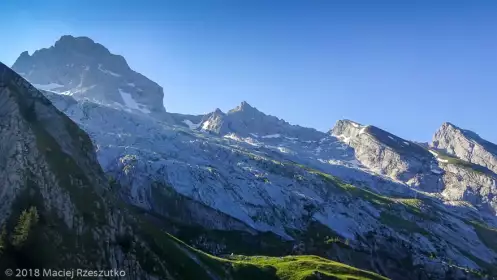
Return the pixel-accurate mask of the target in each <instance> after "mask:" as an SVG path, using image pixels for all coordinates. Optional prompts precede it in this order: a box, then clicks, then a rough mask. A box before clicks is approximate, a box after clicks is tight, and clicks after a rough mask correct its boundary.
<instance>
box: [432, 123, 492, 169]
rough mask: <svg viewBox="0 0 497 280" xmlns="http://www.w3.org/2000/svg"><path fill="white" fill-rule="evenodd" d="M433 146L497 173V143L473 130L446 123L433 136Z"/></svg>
mask: <svg viewBox="0 0 497 280" xmlns="http://www.w3.org/2000/svg"><path fill="white" fill-rule="evenodd" d="M431 146H432V147H433V148H435V149H439V150H443V151H445V152H447V153H448V154H450V155H453V156H455V157H458V158H460V159H462V160H465V161H467V162H470V163H474V164H477V165H481V166H484V167H486V168H488V169H490V170H492V171H493V172H494V173H497V145H495V144H494V143H491V142H488V141H487V140H485V139H482V138H481V137H480V136H479V135H478V134H476V133H474V132H472V131H469V130H464V129H461V128H459V127H457V126H455V125H453V124H451V123H444V124H443V125H442V126H441V127H440V129H438V131H437V132H436V133H435V135H434V136H433V141H432V145H431Z"/></svg>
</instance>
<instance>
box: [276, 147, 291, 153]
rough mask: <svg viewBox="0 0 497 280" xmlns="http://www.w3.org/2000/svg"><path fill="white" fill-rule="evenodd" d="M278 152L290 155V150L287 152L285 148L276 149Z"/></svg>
mask: <svg viewBox="0 0 497 280" xmlns="http://www.w3.org/2000/svg"><path fill="white" fill-rule="evenodd" d="M278 150H279V151H280V152H281V153H284V154H289V153H290V150H288V149H287V148H285V147H278Z"/></svg>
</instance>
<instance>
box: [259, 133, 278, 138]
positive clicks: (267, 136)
mask: <svg viewBox="0 0 497 280" xmlns="http://www.w3.org/2000/svg"><path fill="white" fill-rule="evenodd" d="M279 137H281V135H280V134H270V135H266V136H262V138H279Z"/></svg>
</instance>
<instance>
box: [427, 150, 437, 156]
mask: <svg viewBox="0 0 497 280" xmlns="http://www.w3.org/2000/svg"><path fill="white" fill-rule="evenodd" d="M428 151H429V152H430V153H431V154H432V155H434V156H438V153H436V152H434V151H432V150H428Z"/></svg>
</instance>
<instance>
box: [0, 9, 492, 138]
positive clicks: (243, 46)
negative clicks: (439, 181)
mask: <svg viewBox="0 0 497 280" xmlns="http://www.w3.org/2000/svg"><path fill="white" fill-rule="evenodd" d="M0 34H1V38H2V39H1V42H0V61H2V62H4V63H6V64H8V65H11V64H12V63H13V62H14V61H15V59H16V58H17V57H18V55H19V54H20V53H21V52H22V51H24V50H28V51H30V53H32V52H33V51H34V50H36V49H39V48H42V47H48V46H51V45H52V44H53V43H54V42H55V41H56V40H57V39H58V38H59V37H60V36H61V35H64V34H71V35H75V36H83V35H84V36H89V37H91V38H92V39H94V40H95V41H97V42H99V43H102V44H103V45H105V46H107V47H108V48H109V49H110V50H111V51H112V52H114V53H117V54H121V55H123V56H124V57H125V58H126V59H127V61H128V63H129V64H130V66H131V67H132V68H133V69H135V70H136V71H138V72H141V73H142V74H144V75H146V76H148V77H149V78H151V79H152V80H154V81H156V82H157V83H159V84H160V85H162V86H163V87H164V92H165V105H166V109H167V110H168V111H171V112H180V113H190V114H200V113H206V112H210V111H213V110H214V109H215V108H217V107H219V108H220V109H222V110H223V111H226V110H228V109H230V108H233V107H235V106H237V105H238V104H239V103H240V102H241V101H242V100H246V101H248V102H249V103H250V104H252V105H253V106H255V107H257V108H259V109H260V110H262V111H264V112H266V113H269V114H272V115H276V116H278V117H280V118H284V119H285V120H287V121H289V122H290V123H294V124H300V125H304V126H309V127H314V128H317V129H319V130H323V131H326V130H328V129H329V128H331V127H332V126H333V125H334V123H335V122H336V120H338V119H341V118H348V119H353V120H356V121H358V122H361V123H364V124H374V125H377V126H379V127H382V128H384V129H386V130H389V131H391V132H393V133H395V134H397V135H399V136H401V137H404V138H408V139H412V140H423V141H427V140H429V139H431V136H432V134H433V133H434V131H435V130H436V129H437V128H438V127H439V126H440V125H441V124H442V123H443V122H444V121H450V122H453V123H455V124H457V125H459V126H461V127H465V128H468V129H472V130H475V131H476V132H477V133H479V134H480V135H482V136H483V137H485V138H487V139H489V140H491V141H494V142H497V125H496V123H497V110H496V107H497V106H496V105H497V1H477V0H475V1H473V0H467V1H458V0H452V1H449V0H437V1H432V0H430V1H398V0H396V1H381V0H379V1H371V0H364V1H354V0H352V1H339V0H336V1H332V0H327V1H318V0H315V1H303V0H302V1H299V2H297V1H289V0H288V1H257V0H246V1H242V0H230V1H228V0H226V1H218V0H212V1H207V0H203V1H166V0H163V1H146V0H140V1H125V0H121V1H113V0H100V1H94V0H84V1H76V0H64V1H60V0H46V1H41V0H31V1H28V0H3V1H0Z"/></svg>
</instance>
